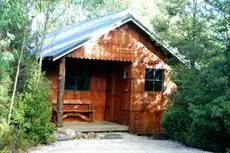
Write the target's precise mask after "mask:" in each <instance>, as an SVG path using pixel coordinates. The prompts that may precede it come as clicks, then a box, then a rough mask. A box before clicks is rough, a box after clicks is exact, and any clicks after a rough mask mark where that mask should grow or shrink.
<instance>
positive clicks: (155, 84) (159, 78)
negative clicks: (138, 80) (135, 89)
mask: <svg viewBox="0 0 230 153" xmlns="http://www.w3.org/2000/svg"><path fill="white" fill-rule="evenodd" d="M163 84H164V71H163V70H162V69H150V68H147V69H146V72H145V91H162V90H163Z"/></svg>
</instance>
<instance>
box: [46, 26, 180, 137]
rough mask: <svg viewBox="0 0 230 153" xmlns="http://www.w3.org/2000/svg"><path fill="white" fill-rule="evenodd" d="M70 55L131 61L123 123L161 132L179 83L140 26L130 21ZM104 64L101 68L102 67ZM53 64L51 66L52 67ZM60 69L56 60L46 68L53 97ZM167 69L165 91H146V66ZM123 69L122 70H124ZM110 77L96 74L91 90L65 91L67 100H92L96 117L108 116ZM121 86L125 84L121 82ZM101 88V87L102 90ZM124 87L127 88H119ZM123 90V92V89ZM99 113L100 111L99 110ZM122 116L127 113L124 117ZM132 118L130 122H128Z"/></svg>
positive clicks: (135, 129)
mask: <svg viewBox="0 0 230 153" xmlns="http://www.w3.org/2000/svg"><path fill="white" fill-rule="evenodd" d="M66 57H67V58H73V59H78V60H80V59H88V60H89V61H94V62H96V61H98V60H100V61H114V62H116V61H117V62H118V61H119V62H124V63H125V62H129V63H131V64H130V67H129V69H128V80H129V81H128V82H125V83H122V81H121V82H120V85H121V84H128V86H130V89H127V90H129V91H128V92H127V93H126V94H127V95H125V96H124V95H121V96H123V97H124V98H123V99H121V101H124V103H121V104H120V105H121V106H120V107H122V108H121V110H123V112H122V111H121V116H120V118H121V119H120V123H121V124H128V125H129V130H130V132H134V133H137V134H153V133H159V132H161V126H160V121H161V117H162V113H163V111H164V110H165V109H166V108H167V106H168V105H169V102H170V95H171V94H172V93H173V92H174V91H175V90H176V85H175V84H174V83H173V82H172V81H171V80H170V77H169V74H170V71H171V68H170V66H169V65H167V64H166V63H165V62H164V61H165V60H166V56H165V55H164V54H163V53H161V51H160V50H158V49H157V47H156V46H155V44H153V43H152V42H151V41H150V38H148V37H146V34H144V33H143V32H141V31H140V29H138V28H137V27H135V26H133V25H131V24H129V23H127V24H125V25H123V26H121V27H119V28H117V29H115V30H112V31H111V32H109V33H107V34H105V35H104V36H102V37H100V38H98V39H96V40H94V41H90V42H88V43H86V44H85V45H84V46H82V47H80V48H78V49H76V50H75V51H73V52H72V53H70V54H68V55H66ZM103 66H104V65H102V66H101V69H102V70H103ZM51 67H52V68H51ZM56 68H57V65H56V62H54V63H53V64H52V66H50V69H47V75H48V78H49V79H50V80H51V81H52V89H53V96H52V98H53V99H55V98H56V97H57V76H58V75H57V70H55V69H56ZM146 68H161V69H164V73H165V75H164V76H165V78H164V91H163V92H145V91H144V81H145V69H146ZM121 72H122V71H121ZM107 79H108V76H107V74H106V73H103V72H97V73H94V74H93V78H92V82H91V87H92V89H93V90H92V92H68V91H65V92H64V99H89V100H93V106H94V107H95V109H96V120H105V119H108V118H109V115H108V114H106V107H107V103H106V101H108V97H106V95H107V96H108V94H107V93H106V92H107V91H106V83H108V81H107ZM121 86H122V85H121ZM99 88H100V89H99ZM120 88H121V89H122V88H123V89H125V88H126V87H120ZM123 93H124V92H123ZM97 112H98V113H97ZM122 116H128V118H126V119H124V120H123V121H122V119H123V117H122ZM128 120H129V121H128Z"/></svg>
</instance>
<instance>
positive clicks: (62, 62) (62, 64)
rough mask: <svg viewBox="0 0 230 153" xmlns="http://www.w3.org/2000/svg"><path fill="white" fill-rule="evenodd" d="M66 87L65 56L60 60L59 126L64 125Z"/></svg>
mask: <svg viewBox="0 0 230 153" xmlns="http://www.w3.org/2000/svg"><path fill="white" fill-rule="evenodd" d="M64 88H65V58H62V59H61V60H60V64H59V76H58V95H57V96H58V97H57V127H62V126H63V96H64Z"/></svg>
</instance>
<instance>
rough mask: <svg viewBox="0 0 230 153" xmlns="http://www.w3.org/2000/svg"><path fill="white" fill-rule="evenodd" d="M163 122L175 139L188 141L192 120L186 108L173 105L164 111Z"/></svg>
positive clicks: (163, 125)
mask: <svg viewBox="0 0 230 153" xmlns="http://www.w3.org/2000/svg"><path fill="white" fill-rule="evenodd" d="M161 124H162V127H163V128H164V129H165V130H166V131H167V133H168V134H169V136H170V137H171V138H172V139H173V140H177V141H180V142H184V143H185V142H186V140H187V132H188V127H189V126H190V124H191V121H190V118H189V117H188V113H187V112H186V111H185V110H183V109H182V108H179V107H172V108H171V109H169V110H168V111H167V112H165V113H164V115H163V119H162V121H161Z"/></svg>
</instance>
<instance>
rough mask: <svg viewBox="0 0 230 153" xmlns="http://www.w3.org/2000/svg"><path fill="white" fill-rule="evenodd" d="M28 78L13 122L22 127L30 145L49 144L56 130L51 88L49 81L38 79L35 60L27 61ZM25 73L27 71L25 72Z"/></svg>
mask: <svg viewBox="0 0 230 153" xmlns="http://www.w3.org/2000/svg"><path fill="white" fill-rule="evenodd" d="M25 63H26V64H27V67H25V68H24V69H26V73H27V77H28V78H26V79H24V80H23V82H24V84H25V85H24V89H23V92H21V93H20V94H18V96H17V99H16V104H15V107H14V110H13V112H14V114H13V122H14V124H16V125H18V126H22V128H23V129H24V131H25V133H26V136H25V137H26V139H28V140H30V143H32V144H33V145H37V144H39V143H48V142H49V140H51V139H52V138H51V137H52V131H53V130H54V128H53V126H52V124H51V122H50V119H51V107H52V106H51V102H50V99H49V97H50V86H49V83H48V80H47V79H46V78H45V77H44V76H43V75H41V76H40V77H38V75H37V70H38V68H39V66H38V63H37V62H36V60H35V59H34V58H31V59H26V61H25ZM24 71H25V70H24ZM19 111H20V112H19Z"/></svg>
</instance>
